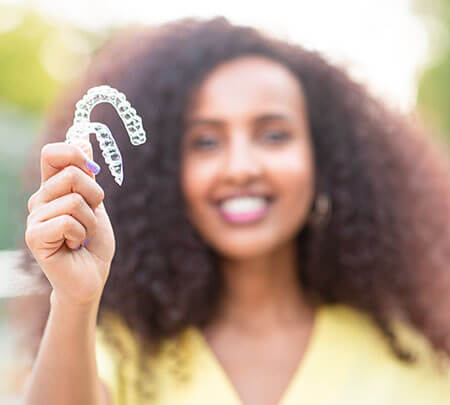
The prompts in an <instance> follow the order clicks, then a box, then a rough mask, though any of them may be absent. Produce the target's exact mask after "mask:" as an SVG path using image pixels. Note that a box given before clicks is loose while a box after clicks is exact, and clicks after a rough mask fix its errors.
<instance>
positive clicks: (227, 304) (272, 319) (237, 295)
mask: <svg viewBox="0 0 450 405" xmlns="http://www.w3.org/2000/svg"><path fill="white" fill-rule="evenodd" d="M298 266H299V265H298V260H297V255H296V247H295V245H294V241H293V242H291V243H289V244H286V245H284V246H283V247H282V248H281V249H278V250H276V251H274V252H272V253H270V254H268V255H265V256H260V257H254V258H250V259H245V260H230V259H228V258H227V259H223V260H222V262H221V266H220V268H221V271H222V274H223V277H224V281H225V292H224V296H223V301H222V303H221V304H222V305H221V310H222V311H221V316H220V320H221V321H222V322H225V323H226V324H228V325H230V324H231V325H235V326H237V327H239V328H240V329H241V330H244V329H245V330H247V331H249V332H255V333H261V332H263V331H264V330H270V329H272V328H274V327H276V328H279V327H289V326H295V325H298V324H299V322H302V323H303V322H304V321H305V319H309V318H310V317H311V316H312V308H311V306H310V304H309V303H308V302H307V300H306V298H305V296H304V294H303V293H302V289H301V286H300V283H299V277H298Z"/></svg>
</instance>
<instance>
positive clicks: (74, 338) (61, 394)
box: [24, 297, 110, 405]
mask: <svg viewBox="0 0 450 405" xmlns="http://www.w3.org/2000/svg"><path fill="white" fill-rule="evenodd" d="M52 298H53V302H52V305H51V310H50V315H49V318H48V321H47V325H46V328H45V331H44V335H43V337H42V341H41V345H40V348H39V352H38V355H37V358H36V361H35V363H34V366H33V369H32V372H31V375H30V378H29V381H28V383H27V386H26V393H25V400H24V404H25V405H42V404H46V405H53V404H55V405H56V404H65V405H72V404H73V405H75V404H76V405H79V404H83V405H102V404H103V405H107V404H109V402H110V401H108V399H107V395H105V394H107V390H106V387H104V389H103V388H102V385H103V384H102V382H101V380H100V379H99V377H98V374H97V363H96V357H95V327H96V319H97V312H98V303H96V304H89V305H87V306H81V305H80V306H74V305H73V304H71V305H67V304H63V303H60V302H57V301H56V300H55V299H54V297H52Z"/></svg>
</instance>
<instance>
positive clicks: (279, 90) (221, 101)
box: [182, 56, 314, 259]
mask: <svg viewBox="0 0 450 405" xmlns="http://www.w3.org/2000/svg"><path fill="white" fill-rule="evenodd" d="M182 156H183V164H182V188H183V194H184V197H185V200H186V206H187V212H188V215H189V218H190V220H191V222H192V223H193V225H194V226H195V227H196V229H197V230H198V231H199V233H200V234H201V236H202V237H203V238H204V239H205V241H206V242H207V243H208V244H209V245H210V246H211V247H212V248H213V249H214V250H215V251H216V252H218V254H220V255H222V256H225V257H227V258H233V259H244V258H251V257H255V256H261V255H265V254H268V253H270V252H272V251H274V250H276V249H277V248H279V247H280V246H282V245H283V244H285V243H287V242H290V241H292V239H293V238H294V237H295V236H296V234H297V233H298V232H299V230H300V229H301V228H302V227H303V225H304V223H305V221H306V219H307V216H308V213H309V210H310V206H311V203H312V198H313V194H314V161H313V151H312V142H311V139H310V133H309V128H308V122H307V114H306V105H305V100H304V98H303V93H302V90H301V87H300V85H299V83H298V81H297V80H296V78H295V76H293V74H292V73H291V72H290V71H289V70H287V68H285V67H284V66H283V65H281V64H279V63H277V62H275V61H272V60H270V59H266V58H263V57H258V56H248V57H241V58H239V59H235V60H233V61H230V62H227V63H224V64H222V65H220V66H218V67H217V68H216V69H215V70H214V71H213V72H212V73H211V74H210V75H208V76H207V77H206V79H205V80H204V82H203V83H202V85H201V87H200V89H199V91H198V93H197V95H196V99H195V102H194V103H193V105H192V106H191V108H190V109H189V112H188V115H187V122H186V132H185V134H184V138H183V145H182Z"/></svg>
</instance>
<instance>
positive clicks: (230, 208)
mask: <svg viewBox="0 0 450 405" xmlns="http://www.w3.org/2000/svg"><path fill="white" fill-rule="evenodd" d="M272 204H273V198H272V197H266V196H241V197H234V198H228V199H225V200H222V201H220V202H219V203H217V204H216V208H217V209H218V211H219V214H220V216H221V217H222V218H223V219H224V220H225V221H226V222H227V223H231V224H249V223H253V222H257V221H260V220H261V219H263V218H264V217H266V215H267V213H268V212H269V209H270V207H271V205H272Z"/></svg>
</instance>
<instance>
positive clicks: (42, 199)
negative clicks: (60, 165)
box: [28, 166, 105, 213]
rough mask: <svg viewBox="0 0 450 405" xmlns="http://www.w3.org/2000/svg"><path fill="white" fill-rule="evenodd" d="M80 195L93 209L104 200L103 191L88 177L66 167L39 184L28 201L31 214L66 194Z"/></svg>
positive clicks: (70, 167)
mask: <svg viewBox="0 0 450 405" xmlns="http://www.w3.org/2000/svg"><path fill="white" fill-rule="evenodd" d="M71 193H77V194H80V195H81V196H82V197H83V198H84V199H85V200H86V202H87V204H88V205H89V206H90V207H91V208H92V209H95V208H96V207H97V206H98V205H99V204H100V203H101V202H102V201H103V199H104V197H105V193H104V191H103V189H102V188H101V187H100V186H99V185H98V183H96V182H95V180H93V179H92V178H91V177H90V176H88V175H87V174H86V173H85V172H84V171H82V170H81V169H79V168H78V167H76V166H68V167H66V168H64V169H63V170H61V171H60V172H58V173H57V174H55V175H54V176H52V177H50V178H49V179H48V180H47V181H46V182H44V183H43V184H41V187H40V189H39V190H38V191H37V192H36V193H34V194H33V195H32V196H31V197H30V199H29V201H28V210H29V212H30V213H31V212H32V211H33V210H35V209H37V208H39V207H40V206H41V205H43V204H46V203H48V202H50V201H52V200H55V199H57V198H59V197H62V196H63V195H66V194H71Z"/></svg>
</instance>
